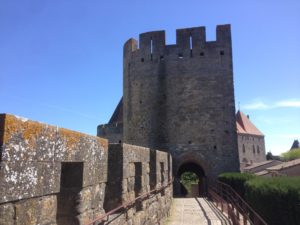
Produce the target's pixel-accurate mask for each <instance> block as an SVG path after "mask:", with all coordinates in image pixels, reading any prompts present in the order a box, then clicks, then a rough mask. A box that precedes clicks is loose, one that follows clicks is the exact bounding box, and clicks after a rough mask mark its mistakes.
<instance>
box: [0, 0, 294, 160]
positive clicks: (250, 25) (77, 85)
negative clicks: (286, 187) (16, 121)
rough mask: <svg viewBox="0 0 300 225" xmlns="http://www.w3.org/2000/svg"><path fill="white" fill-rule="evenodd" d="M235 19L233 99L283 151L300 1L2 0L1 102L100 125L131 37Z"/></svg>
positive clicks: (89, 128)
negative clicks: (126, 45) (124, 47)
mask: <svg viewBox="0 0 300 225" xmlns="http://www.w3.org/2000/svg"><path fill="white" fill-rule="evenodd" d="M227 23H230V24H231V25H232V38H233V54H234V56H233V57H234V59H233V60H234V80H235V97H236V104H237V105H238V102H240V108H241V110H242V111H243V112H244V113H245V114H250V119H251V120H252V121H253V122H254V123H255V124H256V125H257V127H258V128H259V129H260V130H261V131H262V132H263V133H264V134H265V135H266V147H267V150H271V151H272V152H273V153H275V154H277V153H280V152H283V151H286V150H288V149H289V148H290V146H291V144H292V142H293V140H294V139H295V138H298V139H300V91H299V90H300V60H299V59H300V57H299V55H300V1H299V0H251V1H250V0H245V1H240V0H229V1H221V0H220V1H215V0H211V1H201V0H193V1H189V0H187V1H174V0H173V1H170V0H163V1H161V0H160V1H158V0H152V1H146V0H144V1H133V0H127V1H121V0H119V1H115V0H110V1H100V0H97V1H96V0H89V1H82V0H80V1H79V0H72V1H62V0H51V1H50V0H44V1H41V0H23V1H12V0H1V3H0V32H1V33H0V98H1V104H0V112H7V113H12V114H16V115H20V116H23V117H27V118H30V119H33V120H38V121H41V122H45V123H49V124H53V125H58V126H60V127H65V128H69V129H73V130H78V131H81V132H84V133H89V134H96V127H97V125H98V124H101V123H106V122H107V121H108V120H109V118H110V116H111V114H112V112H113V110H114V108H115V106H116V104H117V103H118V101H119V100H120V97H121V95H122V47H123V43H124V42H125V41H126V40H127V39H129V38H130V37H135V38H137V37H138V34H139V33H142V32H146V31H152V30H162V29H164V30H166V33H167V42H168V44H172V43H175V30H176V28H185V27H192V26H206V30H207V36H208V39H209V40H213V39H215V26H216V25H217V24H227Z"/></svg>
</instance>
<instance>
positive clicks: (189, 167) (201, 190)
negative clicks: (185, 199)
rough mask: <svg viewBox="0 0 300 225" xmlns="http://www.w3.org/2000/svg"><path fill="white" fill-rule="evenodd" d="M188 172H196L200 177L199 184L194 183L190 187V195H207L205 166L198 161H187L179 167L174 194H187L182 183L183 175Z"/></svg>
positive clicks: (175, 177)
mask: <svg viewBox="0 0 300 225" xmlns="http://www.w3.org/2000/svg"><path fill="white" fill-rule="evenodd" d="M186 173H190V174H195V175H196V176H197V178H198V179H197V180H198V184H195V185H192V186H191V187H190V188H191V190H188V191H191V192H192V193H191V195H190V197H198V196H203V195H205V194H206V191H207V186H206V184H207V181H206V175H205V172H204V170H203V168H202V167H201V166H200V165H198V164H197V163H194V162H185V163H183V164H182V165H181V166H180V167H179V168H178V170H177V172H176V174H174V185H173V189H174V192H173V193H174V196H181V197H182V196H186V192H187V190H186V188H185V187H184V185H183V183H182V175H184V174H186Z"/></svg>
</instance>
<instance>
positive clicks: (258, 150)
mask: <svg viewBox="0 0 300 225" xmlns="http://www.w3.org/2000/svg"><path fill="white" fill-rule="evenodd" d="M256 151H257V154H259V153H260V149H259V146H258V145H257V148H256Z"/></svg>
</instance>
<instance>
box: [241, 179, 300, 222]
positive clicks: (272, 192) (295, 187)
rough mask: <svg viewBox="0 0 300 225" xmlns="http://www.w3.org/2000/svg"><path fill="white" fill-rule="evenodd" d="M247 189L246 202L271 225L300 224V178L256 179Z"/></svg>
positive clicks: (247, 183)
mask: <svg viewBox="0 0 300 225" xmlns="http://www.w3.org/2000/svg"><path fill="white" fill-rule="evenodd" d="M245 188H246V201H247V202H248V203H249V204H250V205H251V206H252V207H253V209H254V210H255V211H256V212H257V213H258V214H259V215H261V216H262V217H263V218H264V219H265V220H266V222H267V223H268V224H269V225H283V224H288V225H299V224H300V177H256V178H254V179H251V180H249V181H247V182H246V184H245Z"/></svg>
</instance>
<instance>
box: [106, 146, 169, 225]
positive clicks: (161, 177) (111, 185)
mask: <svg viewBox="0 0 300 225" xmlns="http://www.w3.org/2000/svg"><path fill="white" fill-rule="evenodd" d="M108 158H109V160H108V165H112V164H114V165H115V166H116V167H114V170H110V172H109V176H108V183H107V190H111V191H110V194H109V195H106V198H105V203H104V207H105V209H106V210H107V211H108V210H111V209H113V208H115V207H116V206H119V205H121V204H125V203H128V202H130V201H133V200H134V199H135V198H136V197H137V196H138V195H140V194H144V193H147V192H149V191H150V190H153V189H155V188H159V187H161V186H163V185H167V184H168V182H170V181H171V179H172V173H171V168H172V160H171V158H170V155H169V154H168V153H165V152H161V151H157V150H151V149H149V148H144V147H139V146H134V145H128V144H111V145H109V157H108ZM116 161H117V162H118V163H115V162H116ZM120 165H123V166H120ZM172 196H173V194H172V185H170V186H168V187H167V188H166V189H164V190H162V191H159V192H157V193H155V194H152V195H150V196H149V198H147V199H145V200H144V201H142V202H139V201H137V202H136V203H135V204H133V205H132V206H131V207H129V208H128V210H126V211H125V212H122V213H116V214H114V215H112V216H111V217H110V218H109V222H108V224H116V225H117V224H135V225H140V224H161V222H162V221H163V220H164V219H165V218H166V216H167V215H168V213H169V210H170V205H171V201H172Z"/></svg>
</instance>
